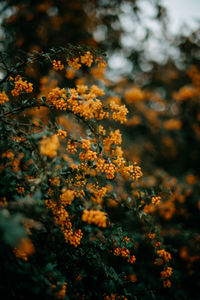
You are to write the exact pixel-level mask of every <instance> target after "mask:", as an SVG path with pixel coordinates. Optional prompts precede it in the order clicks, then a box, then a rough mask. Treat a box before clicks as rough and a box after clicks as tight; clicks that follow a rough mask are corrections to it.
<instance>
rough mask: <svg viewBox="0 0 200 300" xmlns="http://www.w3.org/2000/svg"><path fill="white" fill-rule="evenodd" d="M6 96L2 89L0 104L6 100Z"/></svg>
mask: <svg viewBox="0 0 200 300" xmlns="http://www.w3.org/2000/svg"><path fill="white" fill-rule="evenodd" d="M8 101H9V99H8V96H7V95H6V93H5V92H4V91H3V92H1V93H0V104H5V102H8Z"/></svg>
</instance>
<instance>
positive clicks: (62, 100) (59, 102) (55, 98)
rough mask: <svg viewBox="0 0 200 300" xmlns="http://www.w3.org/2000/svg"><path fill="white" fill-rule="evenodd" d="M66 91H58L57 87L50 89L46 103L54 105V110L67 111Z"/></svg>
mask: <svg viewBox="0 0 200 300" xmlns="http://www.w3.org/2000/svg"><path fill="white" fill-rule="evenodd" d="M66 98H67V96H66V91H65V89H60V88H58V87H56V88H54V89H52V90H51V91H50V92H49V94H48V96H47V101H48V102H49V103H50V104H52V105H54V106H55V107H56V109H59V110H66V109H67V102H66Z"/></svg>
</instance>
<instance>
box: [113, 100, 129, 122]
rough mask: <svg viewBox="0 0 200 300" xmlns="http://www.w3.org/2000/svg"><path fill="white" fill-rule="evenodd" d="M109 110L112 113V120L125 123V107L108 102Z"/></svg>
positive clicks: (126, 110) (126, 111)
mask: <svg viewBox="0 0 200 300" xmlns="http://www.w3.org/2000/svg"><path fill="white" fill-rule="evenodd" d="M110 108H111V111H112V112H113V114H112V118H113V120H115V121H120V123H121V124H123V123H125V122H126V121H127V118H126V115H127V113H128V109H127V108H126V106H125V105H118V104H117V103H116V102H115V101H111V102H110Z"/></svg>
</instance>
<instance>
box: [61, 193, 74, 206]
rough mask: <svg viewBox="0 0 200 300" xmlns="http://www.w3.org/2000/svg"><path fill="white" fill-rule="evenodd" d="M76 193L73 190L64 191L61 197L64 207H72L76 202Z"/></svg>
mask: <svg viewBox="0 0 200 300" xmlns="http://www.w3.org/2000/svg"><path fill="white" fill-rule="evenodd" d="M74 196H75V195H74V191H72V190H65V189H64V190H63V191H62V194H61V195H60V202H61V204H62V205H63V206H66V205H71V204H72V201H73V200H74Z"/></svg>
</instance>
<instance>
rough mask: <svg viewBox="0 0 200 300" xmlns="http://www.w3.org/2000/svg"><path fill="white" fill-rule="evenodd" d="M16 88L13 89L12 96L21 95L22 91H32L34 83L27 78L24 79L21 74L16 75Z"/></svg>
mask: <svg viewBox="0 0 200 300" xmlns="http://www.w3.org/2000/svg"><path fill="white" fill-rule="evenodd" d="M14 84H15V88H14V89H13V90H12V91H11V94H12V96H19V95H20V94H21V93H22V92H26V93H31V92H32V91H33V85H32V83H30V82H27V80H25V81H23V80H22V78H21V76H19V75H17V76H16V77H15V81H14Z"/></svg>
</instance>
